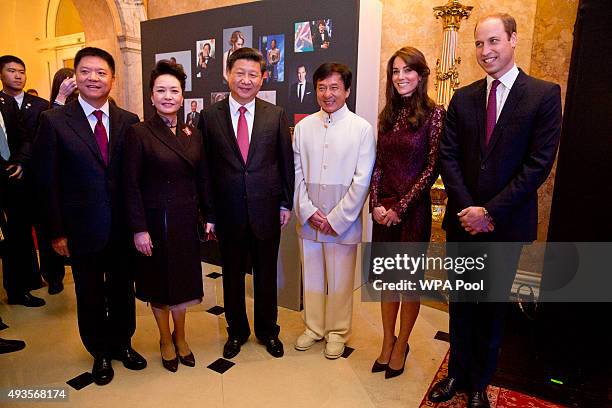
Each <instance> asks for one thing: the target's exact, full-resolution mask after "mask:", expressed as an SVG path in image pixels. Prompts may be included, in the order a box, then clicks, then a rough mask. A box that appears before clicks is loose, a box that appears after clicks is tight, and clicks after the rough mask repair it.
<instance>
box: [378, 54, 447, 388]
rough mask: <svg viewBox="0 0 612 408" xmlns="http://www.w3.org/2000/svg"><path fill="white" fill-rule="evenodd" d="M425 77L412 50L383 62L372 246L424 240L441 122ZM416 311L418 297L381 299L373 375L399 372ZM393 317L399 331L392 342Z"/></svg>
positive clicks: (428, 229)
mask: <svg viewBox="0 0 612 408" xmlns="http://www.w3.org/2000/svg"><path fill="white" fill-rule="evenodd" d="M429 72H430V71H429V68H428V67H427V62H426V61H425V57H424V56H423V54H422V53H421V52H420V51H419V50H417V49H416V48H413V47H403V48H401V49H399V50H398V51H396V52H395V53H394V54H393V55H392V56H391V58H390V59H389V62H388V63H387V89H386V104H385V107H384V108H383V110H382V112H381V113H380V115H379V124H378V145H377V149H376V155H377V157H376V165H375V167H374V173H373V175H372V183H371V187H370V208H371V209H372V218H373V219H374V227H373V230H372V241H373V242H424V243H426V242H428V241H429V236H430V233H431V201H430V196H429V190H430V188H431V186H432V184H433V183H434V181H435V180H436V178H437V177H438V146H439V141H440V135H441V132H442V123H443V120H444V109H443V107H441V106H436V105H435V103H434V101H433V100H432V99H431V98H429V96H427V80H428V78H429ZM420 273H421V274H422V273H423V271H422V270H421V271H420ZM400 305H401V311H400ZM419 308H420V300H419V297H418V295H414V294H413V295H407V294H406V293H397V292H394V293H389V292H386V293H383V294H382V299H381V312H382V321H383V330H384V338H383V345H382V350H381V352H380V355H379V357H378V359H377V360H376V361H375V362H374V366H373V367H372V372H380V371H385V378H392V377H395V376H398V375H400V374H401V373H402V372H403V371H404V364H405V361H406V357H407V355H408V351H409V346H408V338H409V337H410V332H411V331H412V328H413V326H414V323H415V321H416V318H417V316H418V314H419ZM398 312H399V313H400V330H399V334H398V336H397V337H396V336H395V322H396V320H397V314H398Z"/></svg>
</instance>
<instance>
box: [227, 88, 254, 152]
mask: <svg viewBox="0 0 612 408" xmlns="http://www.w3.org/2000/svg"><path fill="white" fill-rule="evenodd" d="M241 106H243V105H241V104H239V103H238V102H236V100H235V99H234V98H232V95H231V94H230V96H229V108H230V116H231V117H232V127H233V128H234V136H235V137H236V138H237V137H238V118H240V111H239V109H240V107H241ZM244 107H245V108H246V112H244V117H245V119H246V121H247V127H248V128H249V143H251V134H252V133H253V122H254V121H255V98H253V100H252V101H251V102H249V103H247V104H246V105H244Z"/></svg>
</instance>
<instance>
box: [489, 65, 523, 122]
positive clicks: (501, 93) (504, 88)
mask: <svg viewBox="0 0 612 408" xmlns="http://www.w3.org/2000/svg"><path fill="white" fill-rule="evenodd" d="M518 74H519V70H518V68H517V67H516V64H514V66H513V67H512V68H510V71H508V72H506V73H505V74H504V75H502V76H501V77H500V78H499V82H500V84H499V85H497V92H496V94H495V96H496V100H497V104H496V107H497V116H496V117H495V122H497V121H498V120H499V115H500V114H501V111H502V109H503V108H504V104H505V103H506V99H507V98H508V94H509V93H510V89H512V85H514V81H516V78H517V77H518ZM493 81H495V78H493V77H492V76H491V75H487V105H488V104H489V92H490V91H491V85H492V84H493Z"/></svg>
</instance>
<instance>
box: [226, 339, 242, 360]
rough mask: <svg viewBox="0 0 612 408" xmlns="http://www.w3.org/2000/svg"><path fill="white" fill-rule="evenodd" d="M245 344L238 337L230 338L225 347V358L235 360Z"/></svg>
mask: <svg viewBox="0 0 612 408" xmlns="http://www.w3.org/2000/svg"><path fill="white" fill-rule="evenodd" d="M244 343H245V342H244V341H242V340H240V339H239V338H238V337H230V338H228V339H227V341H226V342H225V345H224V346H223V358H234V357H236V356H237V355H238V353H240V346H242V345H243V344H244Z"/></svg>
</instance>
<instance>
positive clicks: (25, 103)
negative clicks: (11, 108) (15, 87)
mask: <svg viewBox="0 0 612 408" xmlns="http://www.w3.org/2000/svg"><path fill="white" fill-rule="evenodd" d="M28 104H30V105H29V106H28ZM31 107H32V101H31V100H30V94H29V93H27V92H26V93H24V94H23V101H22V102H21V113H22V114H23V115H25V114H26V113H27V111H28V110H30V108H31Z"/></svg>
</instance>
